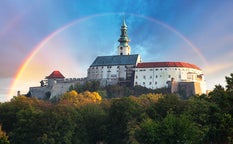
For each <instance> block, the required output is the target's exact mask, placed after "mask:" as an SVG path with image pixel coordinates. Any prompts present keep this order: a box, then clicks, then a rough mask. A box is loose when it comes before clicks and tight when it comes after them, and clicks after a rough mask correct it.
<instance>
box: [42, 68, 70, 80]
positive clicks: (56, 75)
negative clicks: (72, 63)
mask: <svg viewBox="0 0 233 144" xmlns="http://www.w3.org/2000/svg"><path fill="white" fill-rule="evenodd" d="M46 78H47V79H60V78H65V77H64V76H63V75H62V74H61V72H60V71H57V70H56V71H53V72H52V73H51V74H50V75H49V76H47V77H46Z"/></svg>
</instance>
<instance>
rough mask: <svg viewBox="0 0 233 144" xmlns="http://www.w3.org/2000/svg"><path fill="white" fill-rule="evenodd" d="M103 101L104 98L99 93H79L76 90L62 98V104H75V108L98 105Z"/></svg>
mask: <svg viewBox="0 0 233 144" xmlns="http://www.w3.org/2000/svg"><path fill="white" fill-rule="evenodd" d="M101 100H102V97H101V96H100V95H99V93H98V92H89V91H85V92H83V93H79V94H78V93H77V92H76V91H75V90H72V91H70V92H66V93H64V94H63V96H62V97H61V98H60V102H59V103H60V104H73V105H75V106H81V105H85V104H89V103H98V102H100V101H101Z"/></svg>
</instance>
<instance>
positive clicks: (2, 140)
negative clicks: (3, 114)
mask: <svg viewBox="0 0 233 144" xmlns="http://www.w3.org/2000/svg"><path fill="white" fill-rule="evenodd" d="M0 144H10V142H9V140H8V136H7V135H6V132H4V131H3V130H2V125H0Z"/></svg>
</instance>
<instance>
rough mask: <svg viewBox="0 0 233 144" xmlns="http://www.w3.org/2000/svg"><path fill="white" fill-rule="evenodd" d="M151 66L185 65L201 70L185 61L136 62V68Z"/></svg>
mask: <svg viewBox="0 0 233 144" xmlns="http://www.w3.org/2000/svg"><path fill="white" fill-rule="evenodd" d="M153 67H185V68H193V69H197V70H201V69H200V68H199V67H197V66H196V65H194V64H190V63H186V62H143V63H138V64H137V68H153Z"/></svg>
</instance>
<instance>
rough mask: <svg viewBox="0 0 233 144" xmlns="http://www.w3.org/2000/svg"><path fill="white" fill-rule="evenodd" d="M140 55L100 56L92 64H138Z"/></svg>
mask: <svg viewBox="0 0 233 144" xmlns="http://www.w3.org/2000/svg"><path fill="white" fill-rule="evenodd" d="M138 57H139V55H138V54H136V55H114V56H98V57H97V58H96V59H95V61H94V62H93V63H92V64H91V67H93V66H112V65H136V64H137V60H138Z"/></svg>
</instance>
